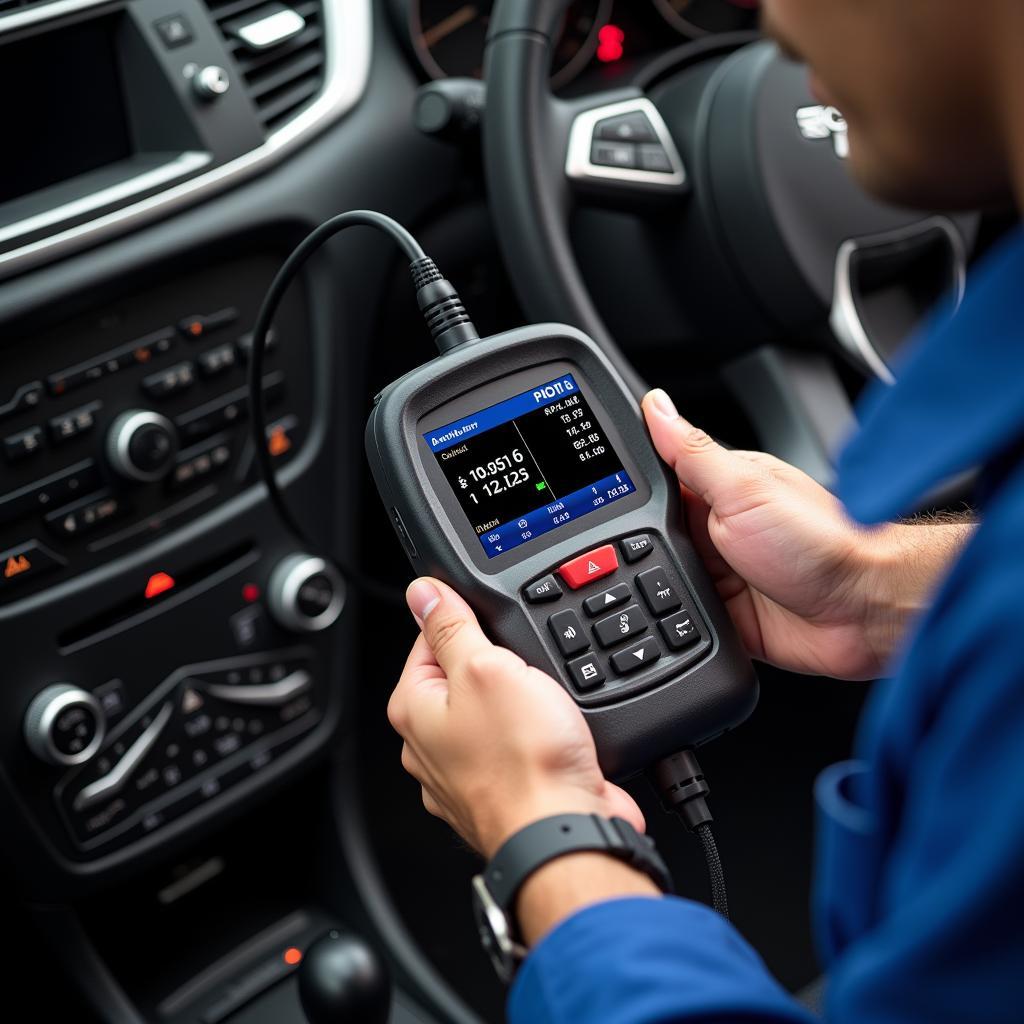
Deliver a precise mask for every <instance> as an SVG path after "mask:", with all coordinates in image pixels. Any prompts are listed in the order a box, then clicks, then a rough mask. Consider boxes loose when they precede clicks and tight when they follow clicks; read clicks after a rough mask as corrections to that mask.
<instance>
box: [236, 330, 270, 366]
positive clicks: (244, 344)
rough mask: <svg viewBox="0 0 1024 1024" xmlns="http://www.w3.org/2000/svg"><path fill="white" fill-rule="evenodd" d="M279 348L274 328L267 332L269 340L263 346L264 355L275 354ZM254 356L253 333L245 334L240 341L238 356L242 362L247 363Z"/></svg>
mask: <svg viewBox="0 0 1024 1024" xmlns="http://www.w3.org/2000/svg"><path fill="white" fill-rule="evenodd" d="M276 348H277V331H276V330H274V328H273V327H271V328H270V330H269V331H267V340H266V343H265V344H264V346H263V351H264V353H267V352H273V351H274V349H276ZM251 354H252V331H249V333H248V334H243V335H242V336H241V337H240V338H239V339H238V355H239V357H240V358H241V360H242V362H247V361H248V359H249V356H250V355H251Z"/></svg>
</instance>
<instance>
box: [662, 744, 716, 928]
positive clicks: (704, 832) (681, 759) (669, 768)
mask: <svg viewBox="0 0 1024 1024" xmlns="http://www.w3.org/2000/svg"><path fill="white" fill-rule="evenodd" d="M652 775H653V777H654V783H655V785H656V787H657V789H658V792H659V793H660V794H661V799H662V802H663V803H664V805H665V807H666V809H667V810H669V811H672V812H674V813H676V814H678V815H679V817H680V818H681V819H682V822H683V824H684V825H685V826H686V827H687V829H688V830H689V831H690V832H693V833H694V834H695V835H696V836H697V838H698V839H699V840H700V842H701V846H702V847H703V849H704V860H705V862H706V864H707V867H708V878H709V881H710V883H711V905H712V906H713V907H714V909H715V910H717V911H718V913H720V914H721V915H722V917H724V918H725V919H726V920H728V918H729V900H728V896H727V894H726V889H725V872H724V871H723V870H722V858H721V857H720V856H719V854H718V844H717V843H716V842H715V836H714V833H713V832H712V830H711V822H712V821H713V820H714V818H713V817H712V815H711V810H710V808H709V807H708V803H707V796H708V794H709V793H710V792H711V787H710V786H709V785H708V783H707V779H705V778H704V772H703V770H702V769H701V766H700V763H699V762H698V760H697V757H696V755H695V754H694V752H693V751H692V750H681V751H679V753H678V754H673V755H672V756H671V757H664V758H662V759H661V760H660V761H659V762H658V763H657V764H656V765H655V766H654V769H653V772H652Z"/></svg>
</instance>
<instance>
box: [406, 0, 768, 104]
mask: <svg viewBox="0 0 1024 1024" xmlns="http://www.w3.org/2000/svg"><path fill="white" fill-rule="evenodd" d="M399 6H400V17H401V18H402V20H403V21H404V23H405V28H406V31H407V33H408V38H409V42H410V46H411V49H412V52H413V53H414V54H415V56H416V59H417V60H418V61H419V63H420V65H421V67H422V69H423V72H424V73H425V74H426V75H428V76H429V77H430V78H434V79H440V78H448V77H462V76H465V77H470V78H481V77H482V75H483V61H484V43H485V40H486V37H487V28H488V24H489V20H490V13H491V10H492V8H493V6H494V5H493V3H492V2H487V0H478V2H475V3H464V2H462V0H405V2H404V3H402V4H400V5H399ZM758 8H759V0H574V2H573V3H572V4H570V6H569V8H568V10H567V11H566V13H565V15H564V17H563V19H562V24H561V27H560V31H559V34H558V38H557V41H556V43H555V45H554V47H553V49H552V63H551V84H552V87H553V88H555V89H556V90H558V89H562V88H565V87H568V86H569V85H571V84H572V83H573V82H574V81H575V80H577V79H579V78H581V77H582V78H584V79H587V80H588V81H589V80H591V79H593V80H595V81H598V82H600V81H604V82H608V83H609V84H610V83H614V82H616V81H618V80H620V79H621V78H623V77H624V76H626V75H628V74H629V73H631V72H632V71H633V70H635V66H636V63H637V62H638V61H642V60H643V59H644V58H646V57H649V56H651V55H652V54H655V53H658V52H661V51H663V50H665V49H667V48H668V47H670V46H672V45H676V44H679V43H681V42H683V41H685V40H688V39H697V38H700V37H701V36H705V35H708V34H709V33H720V32H738V31H747V30H750V29H752V28H755V27H756V26H757V21H758V16H759V11H758ZM591 84H593V83H591Z"/></svg>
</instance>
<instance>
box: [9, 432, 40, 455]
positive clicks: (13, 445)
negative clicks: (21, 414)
mask: <svg viewBox="0 0 1024 1024" xmlns="http://www.w3.org/2000/svg"><path fill="white" fill-rule="evenodd" d="M42 443H43V428H42V427H29V428H28V429H27V430H21V431H19V432H18V433H17V434H11V436H10V437H5V438H4V454H5V455H6V456H7V460H8V462H17V461H19V460H20V459H24V458H27V457H28V456H29V455H34V454H35V453H36V452H37V451H39V449H40V447H41V446H42Z"/></svg>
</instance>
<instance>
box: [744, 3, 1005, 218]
mask: <svg viewBox="0 0 1024 1024" xmlns="http://www.w3.org/2000/svg"><path fill="white" fill-rule="evenodd" d="M763 7H764V14H765V27H766V29H767V31H768V33H769V34H770V35H771V36H773V37H774V38H775V39H776V40H777V41H778V42H779V43H780V44H781V46H782V48H783V49H784V50H785V51H787V52H789V53H791V54H792V55H793V56H795V57H797V58H799V59H801V60H804V61H806V62H807V63H808V65H809V66H810V69H811V72H812V85H813V87H814V88H815V91H816V92H818V93H819V96H820V99H821V100H822V101H823V102H825V103H829V104H832V105H834V106H836V107H838V108H839V110H840V111H841V112H842V113H843V115H844V116H845V117H846V119H847V122H848V124H849V130H850V165H851V169H852V171H853V173H854V175H855V176H856V177H857V179H858V180H859V181H860V182H861V184H862V185H864V186H865V187H866V188H867V189H868V190H869V191H871V192H873V193H875V194H876V195H879V196H880V197H882V198H885V199H889V200H891V201H893V202H899V203H905V204H908V205H913V206H919V207H927V208H937V207H942V208H947V207H975V206H984V205H988V204H991V203H998V202H1000V201H1003V200H1005V199H1006V198H1007V197H1008V196H1009V195H1010V194H1011V193H1012V190H1013V187H1014V186H1013V175H1014V171H1013V169H1012V166H1011V164H1012V158H1011V141H1010V134H1011V124H1012V123H1013V119H1014V112H1015V111H1016V112H1019V113H1020V114H1021V115H1024V96H1020V95H1013V94H1012V91H1013V88H1014V85H1013V83H1014V82H1016V90H1017V93H1019V92H1020V90H1021V89H1024V74H1022V73H1021V72H1022V68H1021V65H1022V64H1024V37H1022V35H1021V33H1022V31H1024V2H1022V0H763ZM1018 131H1020V132H1022V133H1024V124H1022V125H1020V127H1019V128H1018ZM1016 173H1017V176H1018V178H1019V177H1020V175H1021V174H1022V173H1024V168H1017V172H1016ZM1019 185H1020V182H1019V181H1018V186H1019Z"/></svg>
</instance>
